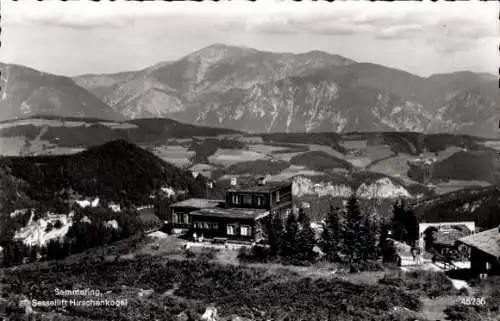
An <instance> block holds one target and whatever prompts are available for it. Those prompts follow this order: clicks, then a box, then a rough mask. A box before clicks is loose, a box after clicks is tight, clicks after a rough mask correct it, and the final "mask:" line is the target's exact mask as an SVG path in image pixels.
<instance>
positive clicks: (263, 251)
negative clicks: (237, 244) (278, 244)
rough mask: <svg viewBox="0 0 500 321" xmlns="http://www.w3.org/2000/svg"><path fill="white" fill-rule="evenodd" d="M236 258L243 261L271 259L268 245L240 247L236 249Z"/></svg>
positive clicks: (265, 260) (266, 260)
mask: <svg viewBox="0 0 500 321" xmlns="http://www.w3.org/2000/svg"><path fill="white" fill-rule="evenodd" d="M238 259H239V260H241V261H243V262H245V261H246V262H264V263H265V262H269V261H270V260H271V259H272V256H271V252H270V250H269V248H268V247H266V246H260V245H255V246H253V247H251V248H248V247H241V248H240V249H239V251H238Z"/></svg>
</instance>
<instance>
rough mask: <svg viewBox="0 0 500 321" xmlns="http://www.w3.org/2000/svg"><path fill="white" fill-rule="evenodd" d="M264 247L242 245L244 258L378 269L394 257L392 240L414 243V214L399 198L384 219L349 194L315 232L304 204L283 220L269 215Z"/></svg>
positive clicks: (333, 208) (332, 208)
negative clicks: (389, 215) (367, 211)
mask: <svg viewBox="0 0 500 321" xmlns="http://www.w3.org/2000/svg"><path fill="white" fill-rule="evenodd" d="M266 225H267V232H268V241H267V244H268V246H267V247H264V246H254V247H253V248H252V249H251V250H248V249H247V250H242V251H241V253H240V255H239V257H240V259H242V260H256V261H280V262H282V263H285V264H301V265H303V264H311V263H313V262H315V261H317V260H318V259H319V258H320V257H321V259H323V260H326V261H328V262H334V263H339V264H341V265H344V266H346V267H348V268H349V269H350V270H351V271H353V272H356V271H362V270H372V269H379V268H380V262H381V261H382V262H386V263H395V262H396V261H397V251H396V249H395V246H394V240H396V241H401V242H405V243H407V244H410V245H412V246H415V245H416V241H417V239H418V221H417V218H416V214H415V212H414V211H413V210H411V209H410V208H409V207H408V206H407V205H406V204H405V203H404V201H403V200H398V201H397V202H396V203H395V204H394V206H393V216H392V218H391V219H390V220H388V221H382V220H381V219H379V218H378V217H377V216H376V215H373V214H371V213H363V212H362V211H361V210H360V206H359V201H358V199H357V197H356V196H355V195H352V196H351V197H350V198H349V199H348V200H347V202H346V204H345V206H344V208H340V207H333V206H331V207H330V210H329V212H328V213H327V215H326V219H325V220H324V221H323V222H322V224H321V228H320V232H319V233H316V232H315V231H314V230H313V228H312V227H311V222H310V220H309V217H308V215H306V213H305V210H304V209H300V210H299V213H298V215H295V214H294V213H291V214H289V215H288V216H287V217H286V219H285V220H283V219H282V218H281V217H280V216H279V215H273V216H272V217H271V218H270V219H269V220H268V221H267V224H266Z"/></svg>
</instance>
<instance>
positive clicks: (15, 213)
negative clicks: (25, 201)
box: [10, 208, 28, 217]
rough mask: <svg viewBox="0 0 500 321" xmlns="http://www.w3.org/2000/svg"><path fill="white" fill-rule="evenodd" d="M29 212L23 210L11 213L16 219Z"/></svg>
mask: <svg viewBox="0 0 500 321" xmlns="http://www.w3.org/2000/svg"><path fill="white" fill-rule="evenodd" d="M27 211H28V210H27V209H25V208H23V209H21V210H15V211H14V212H12V213H10V217H16V216H19V215H24V214H26V212H27Z"/></svg>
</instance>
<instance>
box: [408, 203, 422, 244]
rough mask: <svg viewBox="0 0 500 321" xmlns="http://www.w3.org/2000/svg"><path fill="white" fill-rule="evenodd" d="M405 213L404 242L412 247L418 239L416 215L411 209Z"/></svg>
mask: <svg viewBox="0 0 500 321" xmlns="http://www.w3.org/2000/svg"><path fill="white" fill-rule="evenodd" d="M405 212H406V213H405V214H406V215H405V229H406V232H407V235H406V238H407V239H406V241H407V242H408V244H411V245H414V244H415V243H416V242H417V240H418V238H419V229H418V219H417V214H416V213H415V211H413V210H411V209H406V210H405Z"/></svg>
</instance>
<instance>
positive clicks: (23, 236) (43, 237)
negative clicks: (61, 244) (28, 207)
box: [14, 213, 73, 246]
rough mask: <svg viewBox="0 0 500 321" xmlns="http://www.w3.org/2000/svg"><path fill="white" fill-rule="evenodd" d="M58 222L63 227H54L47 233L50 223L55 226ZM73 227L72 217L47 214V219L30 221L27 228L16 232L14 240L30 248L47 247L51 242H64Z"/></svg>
mask: <svg viewBox="0 0 500 321" xmlns="http://www.w3.org/2000/svg"><path fill="white" fill-rule="evenodd" d="M57 221H60V222H61V227H60V228H55V227H53V228H52V229H51V230H50V231H48V232H47V231H46V229H47V226H48V225H49V223H50V224H51V225H52V226H54V225H55V223H56V222H57ZM72 225H73V220H72V217H71V216H70V215H67V214H53V213H47V215H46V217H44V218H40V219H38V220H36V221H33V220H30V222H29V223H28V224H27V225H26V227H23V228H21V229H20V230H18V231H16V232H15V234H14V240H21V241H22V242H23V243H24V244H26V245H28V246H35V245H37V246H45V245H47V243H48V242H49V241H51V240H54V239H59V240H62V239H63V238H64V236H65V235H66V234H67V233H68V230H69V228H70V227H71V226H72Z"/></svg>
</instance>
